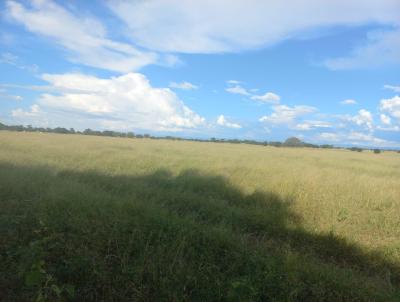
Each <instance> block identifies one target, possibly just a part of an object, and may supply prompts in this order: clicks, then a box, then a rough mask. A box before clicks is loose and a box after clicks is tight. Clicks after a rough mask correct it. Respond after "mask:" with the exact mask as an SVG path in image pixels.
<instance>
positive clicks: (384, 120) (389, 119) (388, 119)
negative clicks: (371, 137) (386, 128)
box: [380, 114, 392, 125]
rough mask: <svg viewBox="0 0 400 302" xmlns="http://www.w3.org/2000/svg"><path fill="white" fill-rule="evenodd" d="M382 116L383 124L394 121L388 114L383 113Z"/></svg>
mask: <svg viewBox="0 0 400 302" xmlns="http://www.w3.org/2000/svg"><path fill="white" fill-rule="evenodd" d="M380 118H381V122H382V124H385V125H390V124H391V123H392V119H391V118H390V117H388V116H387V115H386V114H381V115H380Z"/></svg>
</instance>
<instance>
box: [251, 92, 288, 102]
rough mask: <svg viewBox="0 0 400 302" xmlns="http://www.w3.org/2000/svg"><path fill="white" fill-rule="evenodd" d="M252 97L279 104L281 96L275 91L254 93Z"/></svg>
mask: <svg viewBox="0 0 400 302" xmlns="http://www.w3.org/2000/svg"><path fill="white" fill-rule="evenodd" d="M251 99H252V100H257V101H261V102H264V103H270V104H278V103H279V101H280V99H281V97H280V96H279V95H277V94H275V93H273V92H267V93H265V94H263V95H253V96H252V97H251Z"/></svg>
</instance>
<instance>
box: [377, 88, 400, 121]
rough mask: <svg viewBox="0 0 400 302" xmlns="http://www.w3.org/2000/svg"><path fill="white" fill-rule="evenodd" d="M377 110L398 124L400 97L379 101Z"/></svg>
mask: <svg viewBox="0 0 400 302" xmlns="http://www.w3.org/2000/svg"><path fill="white" fill-rule="evenodd" d="M379 109H380V110H381V111H382V112H385V113H387V114H388V115H389V116H391V117H393V118H395V119H396V120H397V121H398V122H400V97H399V96H398V95H396V96H394V97H393V98H391V99H383V100H381V102H380V106H379Z"/></svg>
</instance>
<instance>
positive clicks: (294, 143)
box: [0, 123, 400, 153]
mask: <svg viewBox="0 0 400 302" xmlns="http://www.w3.org/2000/svg"><path fill="white" fill-rule="evenodd" d="M0 130H8V131H17V132H41V133H59V134H81V135H94V136H107V137H125V138H148V139H169V140H185V141H197V142H214V143H231V144H249V145H261V146H273V147H294V148H299V147H303V148H304V147H306V148H322V149H334V148H336V149H348V150H351V151H356V152H362V151H363V150H372V151H374V153H380V152H381V151H383V150H381V149H376V148H375V149H365V148H360V147H350V148H342V147H338V146H334V145H329V144H321V145H318V144H311V143H306V142H303V141H301V140H300V139H298V138H297V137H289V138H288V139H286V140H285V141H284V142H280V141H257V140H249V139H244V140H242V139H223V138H222V139H218V138H215V137H211V138H210V139H200V138H182V137H176V136H152V135H150V134H136V133H134V132H119V131H112V130H103V131H99V130H92V129H89V128H88V129H85V130H83V131H77V130H75V129H74V128H69V129H67V128H64V127H56V128H48V127H47V128H44V127H33V126H31V125H28V126H23V125H5V124H3V123H0ZM393 151H397V152H398V153H400V150H393Z"/></svg>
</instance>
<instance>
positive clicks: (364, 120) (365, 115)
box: [345, 109, 374, 130]
mask: <svg viewBox="0 0 400 302" xmlns="http://www.w3.org/2000/svg"><path fill="white" fill-rule="evenodd" d="M345 119H346V120H348V121H350V122H353V123H355V124H357V125H358V126H364V127H366V128H367V129H369V130H372V128H373V122H374V121H373V117H372V114H371V112H369V111H368V110H365V109H361V110H360V111H358V114H357V115H355V116H350V117H345Z"/></svg>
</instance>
